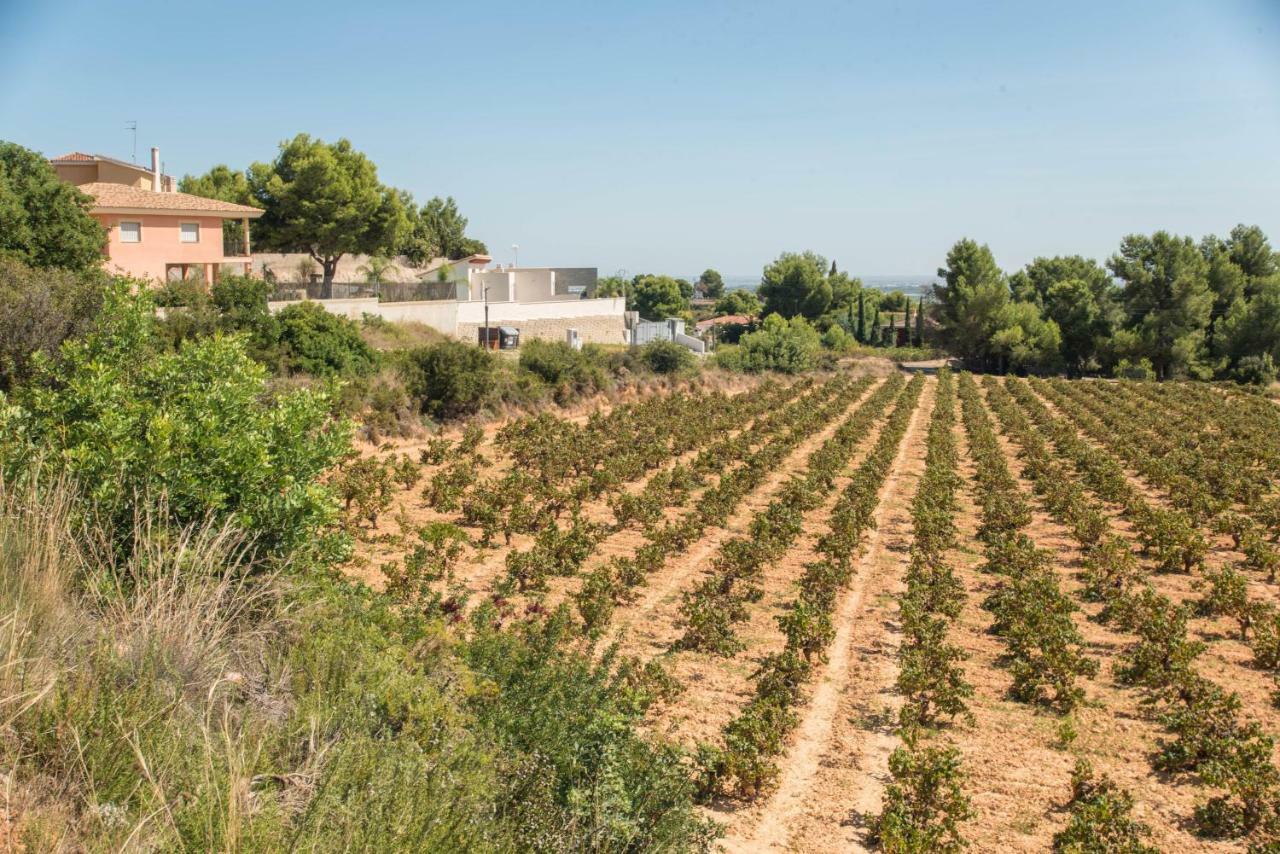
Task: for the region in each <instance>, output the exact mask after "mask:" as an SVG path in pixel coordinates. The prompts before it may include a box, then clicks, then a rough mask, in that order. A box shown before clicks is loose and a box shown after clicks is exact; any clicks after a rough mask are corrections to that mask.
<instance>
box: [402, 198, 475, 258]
mask: <svg viewBox="0 0 1280 854" xmlns="http://www.w3.org/2000/svg"><path fill="white" fill-rule="evenodd" d="M403 200H404V201H405V202H406V204H405V209H406V211H407V212H408V213H407V217H408V227H407V228H406V230H405V241H404V245H403V246H402V247H401V251H402V253H403V254H404V255H405V256H407V257H408V258H409V260H410V261H412V262H414V263H415V264H422V263H425V262H427V261H430V260H431V259H432V258H436V257H444V258H448V259H450V260H457V259H459V258H466V257H467V256H469V255H476V254H484V253H487V252H488V251H489V250H488V248H487V247H486V246H485V245H484V244H483V243H482V242H480V241H479V240H476V239H474V238H471V237H467V218H466V217H465V216H463V215H462V214H461V213H460V212H459V211H458V203H457V202H455V201H454V200H453V196H449V197H448V198H445V199H442V198H440V197H439V196H436V197H434V198H432V199H431V200H430V201H428V202H427V203H426V204H425V205H423V206H422V207H421V208H416V207H414V205H413V198H412V197H411V196H408V195H407V194H405V196H404V197H403Z"/></svg>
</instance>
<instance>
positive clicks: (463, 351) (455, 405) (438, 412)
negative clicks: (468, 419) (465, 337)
mask: <svg viewBox="0 0 1280 854" xmlns="http://www.w3.org/2000/svg"><path fill="white" fill-rule="evenodd" d="M402 370H403V372H404V377H405V385H406V386H407V388H408V391H409V395H410V396H411V397H413V398H414V399H415V400H416V401H418V405H419V407H420V408H421V410H422V411H423V412H425V413H427V414H428V415H430V416H432V417H434V418H457V417H459V416H463V415H474V414H475V413H477V412H479V411H480V409H481V408H482V407H483V406H484V405H485V403H486V402H487V401H488V399H489V394H490V391H491V389H492V388H493V384H494V377H495V375H496V373H497V363H496V360H495V357H494V356H493V354H492V353H490V352H488V351H486V350H481V349H480V348H479V347H472V346H469V345H467V344H464V343H462V342H461V341H442V342H441V343H439V344H433V345H431V346H429V347H419V348H418V349H415V350H410V351H408V352H407V353H406V354H405V357H404V362H403V364H402Z"/></svg>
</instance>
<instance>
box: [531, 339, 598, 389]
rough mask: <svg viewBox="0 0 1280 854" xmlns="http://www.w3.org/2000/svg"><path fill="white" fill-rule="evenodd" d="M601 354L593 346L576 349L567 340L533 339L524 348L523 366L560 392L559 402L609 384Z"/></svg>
mask: <svg viewBox="0 0 1280 854" xmlns="http://www.w3.org/2000/svg"><path fill="white" fill-rule="evenodd" d="M599 355H600V351H599V349H598V348H595V347H592V346H590V345H588V346H586V347H583V348H582V349H581V350H575V349H573V348H572V347H570V346H569V345H568V344H566V343H565V342H563V341H540V340H538V339H536V338H535V339H533V340H532V341H527V342H525V343H524V344H522V345H521V346H520V367H521V368H522V369H524V370H526V371H529V372H530V373H532V374H534V375H536V376H537V377H539V378H540V379H541V380H542V381H543V382H545V383H546V384H547V385H549V386H551V387H552V388H553V389H555V390H556V397H557V400H560V401H561V402H564V401H565V400H567V399H568V398H569V397H571V396H573V395H576V394H582V393H590V392H594V391H600V390H601V389H604V388H607V387H608V385H609V375H608V373H607V372H606V371H605V369H604V366H603V364H602V360H601V359H600V358H598V357H599Z"/></svg>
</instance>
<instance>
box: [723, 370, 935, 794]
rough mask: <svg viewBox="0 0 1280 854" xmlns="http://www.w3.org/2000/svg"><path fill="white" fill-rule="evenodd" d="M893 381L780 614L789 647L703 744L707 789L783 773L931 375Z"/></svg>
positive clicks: (755, 783)
mask: <svg viewBox="0 0 1280 854" xmlns="http://www.w3.org/2000/svg"><path fill="white" fill-rule="evenodd" d="M890 383H891V388H892V390H893V392H895V393H896V395H897V402H896V403H895V405H894V408H893V410H892V412H891V413H890V414H889V417H888V419H887V420H886V422H885V424H884V426H883V428H882V429H881V431H880V435H879V436H878V437H877V439H876V443H875V445H874V447H873V448H872V449H871V451H870V452H869V453H868V455H867V456H866V458H865V459H863V461H862V462H861V463H860V464H859V465H858V467H857V469H856V470H855V471H854V473H853V475H852V477H851V478H850V481H849V483H848V485H847V486H846V487H845V488H844V489H843V490H842V491H841V493H840V497H839V498H838V499H837V501H836V504H835V507H834V508H833V509H832V511H831V514H830V522H829V527H828V530H827V532H826V533H825V534H824V535H823V536H822V538H821V539H820V541H819V543H818V550H819V552H820V553H821V554H822V559H820V560H817V561H814V562H813V563H810V564H809V565H808V566H806V567H805V572H804V574H803V575H802V576H801V578H800V580H799V582H798V588H799V590H798V592H797V595H796V597H795V599H794V600H793V601H792V602H791V603H790V604H789V605H788V606H787V608H786V610H785V612H784V613H783V614H781V615H779V616H778V617H777V618H776V619H777V620H778V623H779V625H780V627H781V628H782V630H783V632H784V634H785V635H786V638H787V640H786V646H785V647H784V649H783V650H782V651H781V652H778V653H774V654H771V655H769V656H767V657H766V658H765V659H764V660H763V661H762V662H761V663H760V666H759V668H758V669H757V671H756V672H755V674H754V675H753V681H754V683H755V693H754V695H753V697H752V699H751V700H750V701H749V702H748V703H747V705H746V707H745V708H743V710H742V711H741V712H740V713H739V714H738V716H737V717H735V718H734V719H733V720H732V721H730V722H729V723H728V724H726V725H725V727H724V729H723V732H722V738H723V745H722V746H719V747H717V746H712V745H702V746H701V748H700V753H699V768H700V769H701V772H702V780H701V786H702V788H703V791H704V792H705V793H707V794H711V793H713V792H716V791H731V792H733V793H734V794H737V795H738V796H740V797H745V798H754V797H756V796H757V795H759V794H760V793H761V792H762V791H765V790H766V789H768V788H769V787H771V786H772V785H773V783H774V781H775V780H776V778H777V774H778V767H777V760H778V757H779V756H781V755H782V753H783V751H784V748H785V739H786V736H787V734H788V733H789V732H790V731H791V730H792V729H793V728H794V727H795V726H796V724H797V723H798V722H799V718H798V715H797V713H796V711H795V707H796V706H797V705H798V704H799V703H800V701H801V698H802V696H803V689H804V685H805V683H806V682H807V681H808V679H809V677H810V675H811V670H812V666H813V660H814V658H815V657H821V656H822V655H823V654H824V651H825V649H826V648H827V646H828V645H829V644H830V643H831V640H832V639H833V637H834V627H833V626H832V624H831V617H832V614H833V613H834V611H835V607H836V599H837V597H838V595H839V593H840V591H841V590H842V589H843V588H844V587H845V586H846V585H847V584H848V583H849V580H850V579H851V578H852V575H853V571H854V567H853V561H854V559H855V558H856V556H857V553H858V549H859V546H860V545H861V542H862V540H863V538H864V537H865V535H866V533H867V531H869V530H870V529H872V528H873V527H874V525H875V508H876V506H877V505H878V504H879V500H880V488H881V487H882V486H883V484H884V482H885V479H886V478H887V477H888V475H889V472H890V471H891V469H892V466H893V461H894V459H895V457H896V456H897V453H898V446H899V444H900V443H901V442H902V438H903V436H904V435H905V434H906V431H907V427H908V425H909V423H910V421H911V417H912V413H913V412H914V411H915V408H916V405H917V403H918V401H919V398H920V393H921V391H922V389H923V386H924V378H923V377H921V376H916V377H915V378H913V379H912V380H911V382H910V383H908V384H907V387H906V388H905V389H904V388H902V379H901V378H900V377H898V376H895V378H894V379H893V380H891V381H890ZM890 383H887V384H886V385H890Z"/></svg>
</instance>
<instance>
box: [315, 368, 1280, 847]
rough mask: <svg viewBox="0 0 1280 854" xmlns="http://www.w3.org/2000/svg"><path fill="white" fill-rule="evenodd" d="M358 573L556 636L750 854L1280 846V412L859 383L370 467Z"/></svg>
mask: <svg viewBox="0 0 1280 854" xmlns="http://www.w3.org/2000/svg"><path fill="white" fill-rule="evenodd" d="M332 479H333V483H334V486H335V488H336V491H337V493H338V495H339V496H340V498H341V499H342V500H343V502H344V504H345V508H346V512H345V519H346V523H345V524H346V525H347V526H348V528H349V529H350V530H351V531H352V532H353V533H354V534H355V539H356V542H357V546H356V554H355V556H354V557H353V559H352V560H351V561H350V562H349V564H348V566H347V570H348V572H349V573H350V574H351V575H353V576H355V577H358V578H360V579H363V580H364V581H367V582H368V583H369V584H370V585H371V586H373V587H375V588H378V589H381V590H384V591H386V592H387V593H388V594H389V595H390V596H391V597H393V598H394V600H395V601H396V602H397V603H399V604H400V605H402V606H405V607H410V608H416V609H423V610H426V611H428V612H433V613H439V614H441V615H442V616H444V617H445V618H446V620H447V622H448V623H449V624H450V625H452V626H455V627H456V628H457V630H458V631H466V630H467V626H468V625H469V624H470V621H474V620H488V621H493V622H494V623H495V624H501V625H510V624H514V623H518V622H521V621H530V622H533V621H548V622H557V621H558V622H559V623H560V624H562V628H563V629H564V631H563V637H564V638H565V639H564V640H563V641H562V642H563V643H571V644H575V645H580V646H581V648H582V649H584V650H589V651H590V652H591V654H592V655H593V656H595V657H596V659H597V660H599V661H605V662H608V663H609V664H610V666H611V667H613V668H614V669H615V670H616V673H617V677H616V678H617V679H618V680H619V681H620V683H621V684H624V685H626V686H627V687H628V690H629V692H630V696H634V702H635V703H636V704H638V706H639V707H640V708H643V709H644V714H645V717H644V720H645V730H646V733H647V735H649V736H650V737H652V738H654V739H658V740H663V741H666V742H669V743H671V744H672V745H673V746H674V747H675V751H674V752H673V756H674V757H677V758H676V759H675V760H673V761H678V762H680V763H682V765H683V766H684V767H685V768H686V769H687V773H688V774H689V777H690V779H691V780H692V781H694V785H695V787H696V789H697V791H698V793H699V800H700V802H701V803H702V809H703V811H704V812H705V814H706V815H707V816H709V817H711V818H712V819H714V820H715V821H717V822H718V823H719V824H720V825H721V828H722V835H721V838H720V840H719V841H718V842H717V843H716V844H717V845H718V846H719V847H720V848H722V849H723V850H727V851H735V852H748V851H770V850H777V851H784V850H796V851H848V850H887V851H953V850H961V848H963V847H965V846H966V845H967V846H968V848H969V849H970V850H975V851H1044V850H1063V851H1104V850H1105V851H1125V852H1142V851H1149V850H1150V851H1245V850H1257V851H1276V850H1280V764H1278V763H1280V752H1278V750H1277V744H1276V737H1277V736H1280V542H1278V541H1280V407H1277V406H1276V405H1275V404H1274V403H1273V402H1272V401H1270V400H1268V399H1266V398H1264V397H1261V396H1258V395H1254V394H1251V393H1249V392H1246V391H1241V390H1239V389H1236V388H1234V387H1226V386H1219V385H1211V384H1205V383H1195V384H1193V383H1173V382H1170V383H1148V382H1139V381H1102V380H1070V381H1069V380H1063V379H1039V378H1017V377H992V376H975V375H970V374H967V373H951V372H948V371H947V370H945V369H944V370H942V371H941V372H940V373H938V374H929V375H925V374H917V375H907V374H898V373H892V372H891V373H888V374H884V373H880V374H865V375H864V374H860V373H850V372H837V373H827V374H822V375H815V376H808V377H802V378H798V379H786V380H780V379H779V380H763V381H760V382H758V383H752V384H750V385H747V386H746V387H744V388H735V389H731V390H726V391H715V390H708V389H706V388H687V389H677V390H666V391H661V392H654V393H652V394H648V395H646V396H644V397H641V398H638V399H632V400H627V401H625V402H619V403H617V404H616V405H613V406H611V407H603V408H601V409H599V410H598V411H597V410H592V411H589V412H585V413H582V414H581V415H578V416H562V415H555V414H551V413H548V412H544V413H541V414H536V415H528V416H522V417H520V418H517V419H514V420H510V421H506V422H503V423H498V424H492V425H488V426H484V427H480V426H474V425H473V426H468V427H466V428H465V429H463V428H459V429H456V430H453V431H450V432H447V433H443V434H441V435H440V436H438V437H435V438H431V439H427V440H421V441H414V442H410V441H404V442H400V443H396V442H392V443H388V444H384V445H382V446H379V447H377V448H372V447H369V448H365V449H363V450H362V451H361V452H360V453H359V454H356V455H353V456H352V457H350V458H349V459H347V460H346V461H345V462H344V463H343V464H342V465H341V466H340V467H339V469H338V470H337V471H335V472H334V473H333V475H332Z"/></svg>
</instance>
